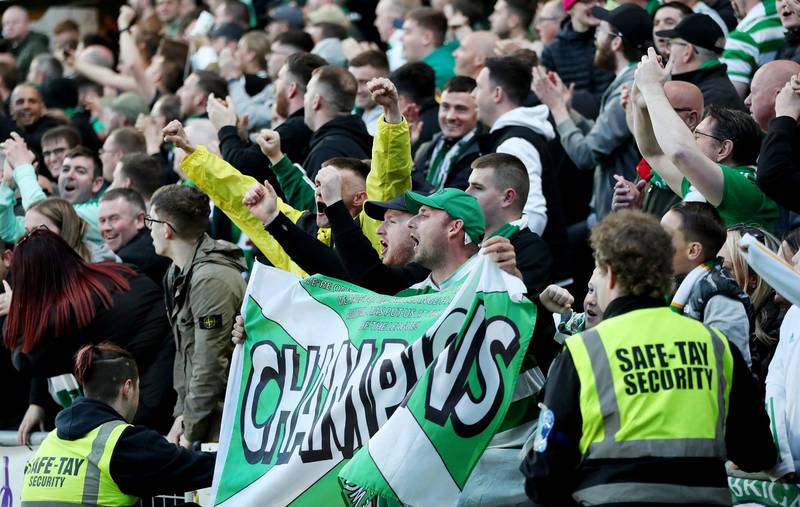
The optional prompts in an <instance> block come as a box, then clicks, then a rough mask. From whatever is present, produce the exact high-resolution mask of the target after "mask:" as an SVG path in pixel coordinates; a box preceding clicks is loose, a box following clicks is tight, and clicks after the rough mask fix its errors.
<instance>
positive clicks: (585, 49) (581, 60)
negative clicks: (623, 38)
mask: <svg viewBox="0 0 800 507" xmlns="http://www.w3.org/2000/svg"><path fill="white" fill-rule="evenodd" d="M594 53H595V47H594V30H587V31H586V32H583V33H579V32H576V31H575V30H573V29H572V24H571V23H570V20H569V18H567V19H566V20H565V21H564V24H563V25H562V26H561V31H560V32H558V35H557V36H556V40H554V41H553V42H551V43H550V44H548V45H547V46H545V48H544V50H543V51H542V58H541V61H542V65H544V66H545V68H547V70H553V71H555V72H557V73H558V75H559V76H560V77H561V80H562V81H563V82H564V84H566V85H567V86H569V85H570V83H575V90H576V91H587V92H589V93H591V94H593V95H598V96H599V95H600V94H602V93H603V92H604V91H605V89H606V88H608V85H609V84H611V81H613V80H614V74H613V73H611V72H608V71H606V70H602V69H600V68H598V67H596V66H595V64H594Z"/></svg>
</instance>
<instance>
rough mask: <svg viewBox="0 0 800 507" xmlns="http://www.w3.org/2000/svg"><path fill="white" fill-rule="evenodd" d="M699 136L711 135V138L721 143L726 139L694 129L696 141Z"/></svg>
mask: <svg viewBox="0 0 800 507" xmlns="http://www.w3.org/2000/svg"><path fill="white" fill-rule="evenodd" d="M697 136H704V137H710V138H711V139H713V140H715V141H717V142H720V143H724V142H725V139H722V138H721V137H717V136H714V135H711V134H706V133H705V132H701V131H699V130H697V129H694V140H695V141H697Z"/></svg>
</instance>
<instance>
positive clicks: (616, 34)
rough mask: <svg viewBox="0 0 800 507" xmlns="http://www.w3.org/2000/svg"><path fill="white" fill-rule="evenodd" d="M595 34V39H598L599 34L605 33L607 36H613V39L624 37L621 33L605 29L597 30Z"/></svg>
mask: <svg viewBox="0 0 800 507" xmlns="http://www.w3.org/2000/svg"><path fill="white" fill-rule="evenodd" d="M594 33H595V37H597V34H598V33H605V34H607V35H610V36H612V37H622V34H621V33H619V32H612V31H611V30H606V29H604V28H597V29H596V30H595V32H594Z"/></svg>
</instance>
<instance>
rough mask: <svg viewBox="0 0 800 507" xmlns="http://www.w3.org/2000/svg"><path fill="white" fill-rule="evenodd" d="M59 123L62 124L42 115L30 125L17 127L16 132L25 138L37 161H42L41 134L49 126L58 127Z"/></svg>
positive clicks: (62, 123) (48, 128) (49, 127)
mask: <svg viewBox="0 0 800 507" xmlns="http://www.w3.org/2000/svg"><path fill="white" fill-rule="evenodd" d="M60 125H64V122H63V121H61V120H57V119H56V118H53V117H51V116H47V115H43V116H42V117H41V118H39V119H38V120H36V121H35V122H34V123H33V124H31V125H30V126H28V127H25V128H22V127H19V128H18V129H17V132H20V133H21V134H22V138H23V139H25V143H26V144H27V145H28V148H30V150H31V151H32V152H33V153H35V154H36V158H37V159H38V160H39V161H41V162H44V159H43V158H42V136H43V135H44V133H45V132H47V131H48V130H50V129H51V128H53V127H58V126H60ZM42 167H44V166H42Z"/></svg>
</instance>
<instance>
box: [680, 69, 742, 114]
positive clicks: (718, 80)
mask: <svg viewBox="0 0 800 507" xmlns="http://www.w3.org/2000/svg"><path fill="white" fill-rule="evenodd" d="M727 71H728V66H727V65H725V64H724V63H722V64H720V65H714V66H712V67H707V68H705V69H697V70H693V71H691V72H684V73H683V74H675V75H674V76H672V79H674V80H675V81H686V82H687V83H692V84H694V85H696V86H697V87H698V88H700V91H701V92H703V104H704V105H705V106H710V105H712V104H714V105H716V106H722V107H727V108H730V109H736V110H739V111H747V107H745V105H744V102H743V101H742V99H741V97H739V94H738V93H736V88H734V87H733V83H731V80H730V79H729V78H728V72H727Z"/></svg>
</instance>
